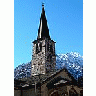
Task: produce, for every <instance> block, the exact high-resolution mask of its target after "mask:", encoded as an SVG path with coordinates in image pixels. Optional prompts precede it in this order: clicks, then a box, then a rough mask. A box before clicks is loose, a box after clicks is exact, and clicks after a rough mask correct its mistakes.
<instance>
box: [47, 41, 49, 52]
mask: <svg viewBox="0 0 96 96" xmlns="http://www.w3.org/2000/svg"><path fill="white" fill-rule="evenodd" d="M47 51H49V43H48V44H47Z"/></svg>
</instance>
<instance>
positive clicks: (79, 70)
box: [56, 52, 83, 79]
mask: <svg viewBox="0 0 96 96" xmlns="http://www.w3.org/2000/svg"><path fill="white" fill-rule="evenodd" d="M63 67H65V68H67V69H68V71H69V72H70V73H71V74H72V75H73V76H74V77H75V79H78V78H79V77H81V76H83V57H82V56H80V54H79V53H77V52H71V53H67V54H58V55H57V56H56V69H62V68H63Z"/></svg>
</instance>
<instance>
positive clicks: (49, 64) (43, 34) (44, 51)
mask: <svg viewBox="0 0 96 96" xmlns="http://www.w3.org/2000/svg"><path fill="white" fill-rule="evenodd" d="M55 43H56V42H54V41H53V40H51V38H50V35H49V29H48V26H47V20H46V16H45V10H44V5H43V4H42V13H41V18H40V25H39V29H38V36H37V40H34V41H33V56H32V64H31V65H32V71H31V72H32V73H31V75H32V76H34V75H39V74H46V73H48V72H51V71H54V70H55V65H56V55H55Z"/></svg>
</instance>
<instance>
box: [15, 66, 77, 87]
mask: <svg viewBox="0 0 96 96" xmlns="http://www.w3.org/2000/svg"><path fill="white" fill-rule="evenodd" d="M63 70H65V72H66V73H67V74H68V76H69V77H71V79H72V81H70V80H68V78H61V76H59V77H57V78H55V79H54V77H55V76H57V75H58V74H59V73H60V72H62V71H63ZM50 80H51V81H50ZM60 80H65V81H66V82H65V83H72V82H73V84H75V83H76V80H75V79H74V77H73V76H72V75H71V74H70V73H69V72H68V70H67V69H66V68H63V69H61V70H58V71H56V72H51V73H47V74H45V75H42V74H41V75H37V76H32V77H30V78H27V80H24V81H22V82H21V81H20V84H17V83H15V82H17V81H16V80H15V82H14V83H15V84H14V87H16V88H17V87H18V88H19V87H20V88H25V89H26V88H28V87H34V86H35V83H36V86H37V87H38V86H39V83H40V82H41V85H42V84H44V83H46V82H47V81H50V82H49V83H48V86H49V85H50V84H51V85H53V84H54V83H58V82H57V81H60ZM59 83H62V82H59ZM26 84H27V85H26ZM25 85H26V86H25ZM28 85H29V86H28Z"/></svg>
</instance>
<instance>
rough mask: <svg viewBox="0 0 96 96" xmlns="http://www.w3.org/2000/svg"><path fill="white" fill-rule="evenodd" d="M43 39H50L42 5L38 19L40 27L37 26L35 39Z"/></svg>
mask: <svg viewBox="0 0 96 96" xmlns="http://www.w3.org/2000/svg"><path fill="white" fill-rule="evenodd" d="M44 37H46V38H48V39H50V36H49V29H48V26H47V20H46V16H45V10H44V4H42V13H41V18H40V25H39V29H38V37H37V39H40V38H41V39H42V38H44Z"/></svg>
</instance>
